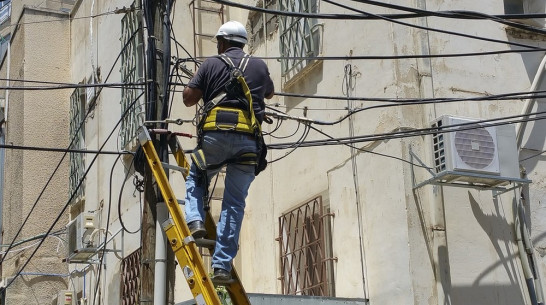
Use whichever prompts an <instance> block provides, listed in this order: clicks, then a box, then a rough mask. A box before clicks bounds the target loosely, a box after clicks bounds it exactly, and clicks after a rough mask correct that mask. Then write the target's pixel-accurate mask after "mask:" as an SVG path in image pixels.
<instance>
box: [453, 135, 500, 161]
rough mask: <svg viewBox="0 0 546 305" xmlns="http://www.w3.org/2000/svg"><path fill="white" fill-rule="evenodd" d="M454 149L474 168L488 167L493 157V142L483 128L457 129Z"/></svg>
mask: <svg viewBox="0 0 546 305" xmlns="http://www.w3.org/2000/svg"><path fill="white" fill-rule="evenodd" d="M455 149H456V151H457V154H458V155H459V157H460V158H461V160H462V161H463V162H464V163H465V164H467V165H468V166H469V167H471V168H475V169H483V168H486V167H488V166H489V165H490V164H491V163H492V162H493V160H494V158H495V142H494V141H493V137H491V134H490V133H489V132H488V131H487V130H486V129H485V128H476V129H469V130H460V131H457V132H456V133H455Z"/></svg>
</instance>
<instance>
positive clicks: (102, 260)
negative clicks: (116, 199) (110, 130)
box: [93, 117, 123, 304]
mask: <svg viewBox="0 0 546 305" xmlns="http://www.w3.org/2000/svg"><path fill="white" fill-rule="evenodd" d="M121 121H123V117H122V118H121V120H120V122H121ZM120 157H121V155H119V156H117V158H116V160H115V161H114V164H112V169H111V170H110V179H109V192H108V211H107V212H106V215H107V216H106V229H105V230H104V246H103V247H102V254H101V255H100V260H99V271H98V275H97V283H96V286H95V294H94V296H93V304H96V303H95V299H96V296H97V292H98V290H99V289H98V288H99V284H100V277H101V274H102V268H101V266H102V265H103V262H104V257H105V256H106V242H107V241H108V230H109V228H110V212H111V210H112V179H113V177H114V169H115V168H116V164H117V163H118V161H119V159H120Z"/></svg>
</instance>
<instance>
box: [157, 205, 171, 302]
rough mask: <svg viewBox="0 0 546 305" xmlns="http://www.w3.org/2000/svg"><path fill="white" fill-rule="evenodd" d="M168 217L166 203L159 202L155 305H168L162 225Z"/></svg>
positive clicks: (165, 250)
mask: <svg viewBox="0 0 546 305" xmlns="http://www.w3.org/2000/svg"><path fill="white" fill-rule="evenodd" d="M168 217H169V213H168V212H167V206H166V205H165V203H164V202H158V203H157V217H156V221H155V232H156V234H155V278H154V305H166V302H167V237H166V236H165V233H164V231H163V227H162V226H161V224H162V223H163V222H164V221H165V220H167V218H168Z"/></svg>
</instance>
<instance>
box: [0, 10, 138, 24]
mask: <svg viewBox="0 0 546 305" xmlns="http://www.w3.org/2000/svg"><path fill="white" fill-rule="evenodd" d="M133 10H134V9H131V8H126V7H123V8H116V9H115V10H112V11H106V12H102V13H99V14H95V15H90V16H81V17H69V18H58V19H53V20H41V21H28V22H18V23H11V24H6V25H3V27H17V26H21V25H30V24H41V23H50V22H59V21H67V20H68V21H72V20H81V19H89V18H97V17H102V16H108V15H114V14H124V13H127V12H129V11H133ZM67 15H69V14H68V13H67Z"/></svg>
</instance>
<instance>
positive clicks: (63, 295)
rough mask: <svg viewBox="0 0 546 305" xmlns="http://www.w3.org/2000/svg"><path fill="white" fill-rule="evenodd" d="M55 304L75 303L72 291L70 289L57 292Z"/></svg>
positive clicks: (66, 304)
mask: <svg viewBox="0 0 546 305" xmlns="http://www.w3.org/2000/svg"><path fill="white" fill-rule="evenodd" d="M57 305H76V298H75V296H74V292H73V291H70V290H61V291H59V293H57Z"/></svg>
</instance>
